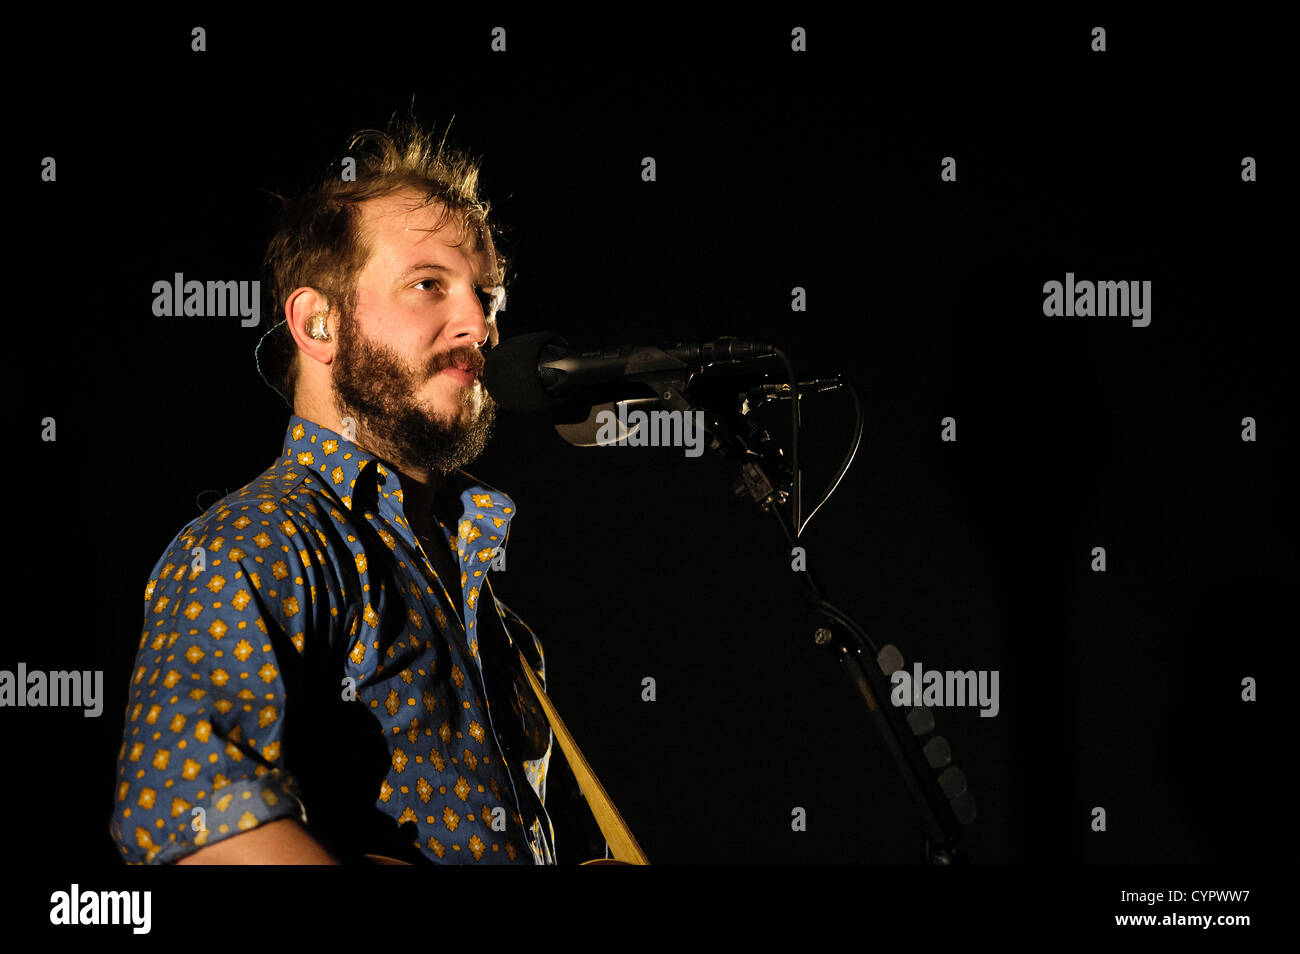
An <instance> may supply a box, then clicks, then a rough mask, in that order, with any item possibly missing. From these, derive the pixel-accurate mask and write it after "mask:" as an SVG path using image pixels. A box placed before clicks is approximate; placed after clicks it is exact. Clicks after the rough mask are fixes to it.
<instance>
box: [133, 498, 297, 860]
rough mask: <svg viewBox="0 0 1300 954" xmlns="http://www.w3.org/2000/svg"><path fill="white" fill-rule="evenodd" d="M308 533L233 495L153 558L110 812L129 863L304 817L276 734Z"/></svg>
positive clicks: (168, 856)
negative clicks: (267, 824) (159, 558)
mask: <svg viewBox="0 0 1300 954" xmlns="http://www.w3.org/2000/svg"><path fill="white" fill-rule="evenodd" d="M264 496H267V497H269V496H270V495H264ZM310 536H311V531H310V530H309V529H308V528H307V527H305V526H303V525H302V524H300V523H297V522H295V521H292V520H290V519H289V518H288V517H287V516H286V513H285V511H284V509H282V508H281V507H280V506H279V504H278V502H276V501H274V500H260V501H259V500H258V499H257V498H256V497H253V496H251V495H250V496H242V497H240V496H237V497H235V498H230V499H229V501H227V502H223V503H222V504H218V505H217V507H216V508H214V509H213V510H212V511H209V513H207V514H205V515H204V516H203V517H201V518H200V519H199V520H198V521H197V522H196V523H194V524H192V525H191V526H190V527H187V528H186V529H185V530H182V531H181V533H180V534H178V535H177V537H176V538H175V539H174V540H173V541H172V543H171V545H170V547H169V549H168V552H167V554H166V555H165V556H164V557H163V558H162V559H161V560H159V562H158V565H157V566H155V568H154V572H153V573H152V574H151V577H152V578H151V579H150V580H149V583H148V585H147V587H146V588H145V594H144V598H145V612H144V631H143V633H142V634H141V637H140V645H139V651H138V653H137V655H136V660H135V667H134V669H133V671H132V674H131V683H130V690H129V694H128V695H129V699H128V702H127V708H126V713H125V726H124V729H123V741H122V748H121V750H120V751H119V753H118V767H117V768H118V771H117V786H116V790H115V793H114V795H115V803H114V812H113V820H112V824H111V834H112V837H113V839H114V841H115V842H116V843H117V845H118V848H119V850H120V851H121V853H122V857H123V860H124V861H126V862H127V863H128V864H168V863H171V862H175V861H177V860H179V859H180V858H182V857H184V856H185V855H187V854H190V853H192V852H194V851H197V850H198V849H199V848H201V847H204V846H206V845H211V844H215V843H216V842H218V841H221V840H223V839H225V838H229V837H232V836H235V835H238V834H241V833H242V832H246V831H249V830H251V829H253V828H256V827H257V826H259V825H263V824H266V823H267V822H271V821H275V820H277V819H281V818H295V819H297V820H299V821H300V822H302V823H304V824H306V822H307V816H306V810H305V807H304V805H303V802H302V799H301V797H300V794H299V788H298V784H297V782H296V781H295V779H294V777H293V774H292V773H291V772H290V771H289V770H288V769H287V768H286V755H287V753H286V752H284V751H283V747H282V743H283V736H284V731H283V730H284V719H285V706H286V703H287V699H286V688H285V687H286V673H285V672H284V670H285V668H286V667H294V666H296V665H298V664H299V662H300V661H299V659H298V658H297V657H298V656H299V655H300V654H301V652H302V647H303V642H304V630H306V629H310V628H311V627H312V625H313V622H312V621H311V619H310V617H311V616H312V613H311V610H312V597H313V596H314V594H315V590H316V587H315V586H314V585H312V584H313V577H312V569H313V565H312V562H311V560H310V556H309V553H310V549H311V548H312V547H313V546H314V544H313V542H311V541H310ZM277 646H278V647H279V649H278V651H277V648H276V647H277Z"/></svg>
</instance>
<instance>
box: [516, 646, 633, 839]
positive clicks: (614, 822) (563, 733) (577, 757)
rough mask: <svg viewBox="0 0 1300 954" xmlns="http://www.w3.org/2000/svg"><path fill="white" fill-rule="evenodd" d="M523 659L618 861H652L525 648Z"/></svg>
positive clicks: (521, 654)
mask: <svg viewBox="0 0 1300 954" xmlns="http://www.w3.org/2000/svg"><path fill="white" fill-rule="evenodd" d="M519 662H520V663H522V664H523V667H524V677H525V678H526V679H527V680H528V684H529V685H530V686H532V688H533V692H534V693H536V694H537V700H538V701H539V702H540V703H541V704H542V711H543V712H545V713H546V720H547V721H548V722H550V723H551V729H552V730H553V731H554V732H555V736H556V738H558V739H559V740H560V748H561V749H562V750H563V751H564V757H565V758H566V759H568V761H569V767H570V768H571V769H572V770H573V777H574V778H576V779H577V780H578V787H579V788H580V789H581V790H582V797H583V798H585V799H586V800H587V804H588V805H590V806H591V813H592V815H594V816H595V817H596V824H597V825H599V826H600V831H601V834H603V835H604V836H605V842H606V843H607V844H608V845H609V850H610V851H611V852H612V853H613V855H614V859H615V860H616V861H622V862H625V863H627V864H630V865H648V864H650V860H649V859H648V858H646V856H645V852H643V851H642V850H641V846H640V845H638V844H637V843H636V838H634V837H633V836H632V832H631V831H630V830H629V829H628V827H627V823H626V822H624V821H623V816H622V815H620V814H619V813H618V809H617V808H615V807H614V803H613V802H612V801H611V800H610V797H609V795H608V794H607V793H606V792H605V786H603V785H601V784H600V780H599V779H597V778H596V773H595V772H593V771H592V770H591V766H590V765H588V764H587V760H586V759H584V758H583V757H582V752H581V750H579V748H578V743H576V742H574V741H573V736H571V735H569V730H568V729H566V728H565V727H564V721H563V720H562V719H561V718H560V714H559V713H558V712H556V711H555V706H553V705H552V704H551V700H550V699H549V698H547V695H546V692H545V691H544V690H543V689H542V684H541V681H540V680H539V679H538V678H537V674H536V673H535V672H533V667H532V666H530V665H528V660H527V659H525V658H524V654H523V652H522V651H519Z"/></svg>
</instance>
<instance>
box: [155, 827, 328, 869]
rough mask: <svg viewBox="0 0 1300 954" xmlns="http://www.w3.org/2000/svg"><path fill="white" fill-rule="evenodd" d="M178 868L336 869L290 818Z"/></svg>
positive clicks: (189, 858)
mask: <svg viewBox="0 0 1300 954" xmlns="http://www.w3.org/2000/svg"><path fill="white" fill-rule="evenodd" d="M176 863H177V864H178V865H337V864H341V862H340V861H339V860H338V859H336V858H335V857H334V856H333V855H331V854H330V853H329V852H328V851H326V850H325V848H324V846H322V845H321V843H320V842H318V841H317V840H316V839H315V838H313V837H312V836H311V835H309V834H308V833H307V829H305V828H303V827H302V825H300V824H299V823H298V822H297V820H295V819H293V818H277V819H276V820H275V821H273V822H268V823H267V824H265V825H258V826H257V827H256V828H254V829H252V830H250V831H245V832H241V833H240V834H238V835H235V836H233V837H231V838H223V839H222V840H221V841H219V842H217V843H216V844H214V845H208V846H207V847H205V848H200V849H199V850H198V851H195V852H192V853H191V854H188V855H186V856H185V857H184V858H182V859H181V860H180V861H178V862H176Z"/></svg>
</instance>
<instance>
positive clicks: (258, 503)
mask: <svg viewBox="0 0 1300 954" xmlns="http://www.w3.org/2000/svg"><path fill="white" fill-rule="evenodd" d="M359 145H365V146H370V147H373V148H372V149H371V151H370V152H369V153H368V154H366V155H365V156H363V157H362V159H361V160H360V161H359V163H358V167H357V170H356V176H355V179H354V180H353V179H351V178H350V177H349V178H348V179H344V178H343V177H339V178H336V179H329V180H327V181H326V182H324V183H323V184H322V185H321V187H320V188H319V189H318V190H317V191H315V192H314V193H312V194H310V195H307V196H305V197H303V198H300V199H296V200H292V201H289V202H286V203H285V207H284V223H283V226H282V228H281V229H280V231H279V232H278V234H276V236H275V237H274V238H273V239H272V241H271V243H270V246H269V248H268V251H267V259H266V264H267V268H268V272H269V279H268V282H267V284H268V286H269V287H270V288H271V289H272V290H273V293H274V295H275V302H276V308H277V310H281V309H282V310H283V314H284V319H285V320H284V323H283V324H281V325H277V326H276V327H275V328H274V329H272V331H271V332H268V334H267V337H266V340H264V341H263V342H262V343H261V345H260V346H259V354H260V355H261V367H262V370H263V373H264V374H267V375H269V378H268V380H272V381H273V382H274V383H275V384H276V386H277V389H278V390H281V391H282V392H283V393H284V394H285V395H286V397H287V398H288V399H289V400H290V401H291V402H292V407H293V411H294V413H293V416H292V417H291V418H290V420H289V426H288V430H287V433H286V437H285V443H284V449H283V452H282V453H281V455H280V457H279V458H278V459H277V460H276V462H275V464H274V465H273V466H272V467H270V468H269V469H268V470H267V471H266V472H265V473H263V474H262V475H261V476H260V477H258V478H257V479H256V480H254V481H252V482H251V483H250V484H248V485H247V486H245V487H244V488H242V489H241V490H239V491H237V492H236V493H234V494H231V495H229V496H228V497H226V498H224V499H223V500H221V501H219V502H218V503H217V504H215V505H214V506H213V507H212V508H210V509H209V510H208V511H207V512H206V513H204V514H203V515H202V516H201V517H200V518H198V519H197V520H196V521H194V522H193V523H191V524H190V525H189V526H187V527H186V528H185V529H183V530H182V531H181V532H180V533H179V534H177V536H176V537H175V538H174V539H173V541H172V543H171V544H170V545H169V547H168V548H167V552H166V554H165V555H164V556H163V557H162V559H160V560H159V561H158V564H157V565H156V566H155V568H154V571H153V573H152V574H151V578H150V580H149V583H148V586H147V587H146V590H145V626H144V632H143V634H142V636H141V640H140V649H139V654H138V656H137V659H136V668H135V670H134V672H133V674H132V679H131V698H130V701H129V704H128V706H127V712H126V723H125V730H124V738H123V745H122V749H121V751H120V753H119V765H118V785H117V789H116V792H115V798H116V802H115V806H116V807H115V811H114V815H113V821H112V826H111V827H112V835H113V837H114V839H115V841H116V842H117V844H118V845H119V847H120V849H121V852H122V855H123V858H124V860H126V861H127V862H128V863H152V864H161V863H171V862H180V863H203V862H208V863H219V864H220V863H336V862H347V861H355V860H360V859H361V858H362V857H363V856H364V855H365V854H368V853H374V854H380V855H387V856H391V857H396V858H399V859H401V860H407V861H412V862H414V863H422V862H426V861H427V862H433V863H438V862H442V863H455V862H460V863H469V864H473V863H481V864H489V863H523V864H534V863H537V864H544V863H554V862H555V860H556V854H555V835H554V828H553V825H552V822H551V819H550V818H549V817H548V813H547V809H546V807H545V803H546V783H547V770H548V766H549V761H550V754H551V732H550V728H549V725H548V723H547V721H546V719H545V716H544V715H543V713H542V712H541V710H540V707H539V706H538V702H537V697H536V696H535V695H534V694H533V693H532V692H531V690H530V689H529V687H528V683H527V682H526V678H525V676H524V675H523V674H522V669H521V666H520V664H519V660H518V658H517V650H516V648H515V647H518V648H519V649H522V651H523V653H524V655H525V656H526V657H527V658H528V661H529V663H530V664H531V665H532V667H533V668H534V669H535V670H536V672H537V674H538V676H539V677H541V678H543V679H544V671H543V665H542V663H543V660H542V648H541V644H540V642H538V641H537V639H536V638H535V637H534V636H533V634H532V633H531V631H530V630H529V629H528V628H527V627H526V626H525V625H524V624H523V623H522V621H520V620H519V618H518V617H517V616H515V615H514V614H513V613H511V612H510V610H509V609H508V608H507V607H505V605H504V604H502V603H500V602H499V601H498V600H497V599H496V598H495V596H494V595H493V594H492V591H491V587H490V586H489V584H488V575H489V572H490V571H491V570H492V569H493V568H494V567H499V566H500V560H501V558H502V555H503V554H504V547H505V543H506V536H507V533H508V530H509V526H510V521H511V519H512V518H513V516H514V513H515V508H514V504H513V502H512V501H511V499H510V498H509V497H508V496H506V495H505V494H504V493H502V492H501V491H499V490H497V489H496V488H494V487H490V486H488V485H487V484H484V483H483V482H482V481H479V480H477V479H475V478H473V477H471V476H470V475H469V474H467V473H465V472H464V471H463V470H461V469H460V468H461V467H463V466H464V465H465V464H467V463H468V462H470V461H471V460H473V459H474V458H476V457H477V456H478V455H479V454H480V453H481V452H482V450H483V448H484V446H485V445H486V443H487V440H488V437H489V434H490V432H491V428H492V424H493V420H494V413H495V406H494V404H493V402H492V398H491V397H490V396H489V395H488V394H487V392H486V391H485V390H484V388H483V386H482V384H481V382H480V380H479V375H480V373H481V371H482V369H483V353H484V351H485V350H487V349H488V348H490V347H492V346H494V345H495V344H496V343H497V340H498V333H497V318H496V312H497V310H498V308H499V306H500V305H501V303H502V300H503V297H504V289H503V287H502V286H503V281H504V266H503V263H502V262H501V261H500V260H499V258H498V256H497V253H496V248H495V244H494V242H493V238H492V232H491V229H490V227H489V226H488V224H487V213H488V208H489V207H488V206H487V205H486V204H483V203H480V202H479V201H478V198H477V169H476V168H475V167H474V165H473V164H472V163H470V162H469V161H468V160H466V159H465V158H463V157H462V156H460V155H459V154H458V153H455V152H448V151H447V150H446V149H444V148H443V147H442V146H439V147H438V148H437V149H436V150H435V149H434V148H433V145H432V142H431V140H430V139H429V138H428V137H427V135H426V134H425V133H423V132H421V131H420V130H418V129H416V128H414V127H413V126H412V127H409V128H405V129H399V130H398V131H397V134H396V136H393V135H389V134H385V133H377V132H373V131H371V132H367V133H362V134H359V135H358V136H357V137H355V138H354V140H353V142H352V146H353V148H354V149H355V148H356V147H357V146H359ZM592 830H593V829H590V828H589V829H587V831H588V832H590V831H592ZM593 844H599V842H598V841H594V842H593V841H588V842H587V843H586V844H584V845H583V847H582V848H581V849H580V850H579V852H578V853H585V851H586V850H588V846H589V845H593ZM570 860H575V861H576V860H579V859H577V858H573V857H572V856H570Z"/></svg>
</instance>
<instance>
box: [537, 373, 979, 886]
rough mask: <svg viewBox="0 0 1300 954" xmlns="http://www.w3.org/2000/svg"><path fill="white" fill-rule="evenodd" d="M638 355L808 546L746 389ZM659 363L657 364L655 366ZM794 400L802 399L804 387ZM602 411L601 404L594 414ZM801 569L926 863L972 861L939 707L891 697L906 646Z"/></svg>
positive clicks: (970, 805)
mask: <svg viewBox="0 0 1300 954" xmlns="http://www.w3.org/2000/svg"><path fill="white" fill-rule="evenodd" d="M636 358H637V360H633V361H631V362H629V366H628V368H627V377H628V378H630V379H632V380H636V381H639V382H641V383H643V384H645V385H648V386H649V387H650V388H652V389H653V390H654V392H655V394H656V395H657V401H656V403H662V404H664V405H666V406H667V407H668V408H669V409H671V410H675V411H680V412H682V413H683V414H691V413H694V412H696V411H699V412H701V413H702V415H703V420H704V430H705V433H706V434H707V435H708V438H709V441H708V446H709V450H710V451H711V452H713V453H715V454H717V455H719V456H720V457H722V458H724V459H725V460H727V461H729V462H730V463H731V464H733V465H734V468H735V483H734V489H735V491H736V494H737V495H738V496H743V495H745V494H746V493H748V495H749V497H750V499H751V500H752V501H753V502H754V503H755V504H756V505H757V506H758V508H759V509H760V510H763V511H765V512H767V513H769V514H771V516H772V519H773V520H774V521H775V522H776V524H777V526H778V527H779V529H780V531H781V534H782V536H783V537H784V538H785V541H786V543H787V544H788V545H789V546H790V547H791V548H794V547H796V546H802V544H800V543H799V542H798V541H797V540H796V539H795V536H794V533H793V531H792V529H791V526H790V523H789V521H788V519H787V518H786V514H785V511H784V507H783V505H784V503H785V502H786V500H787V499H789V497H790V495H791V492H792V488H794V486H795V484H796V480H795V477H796V475H794V474H793V473H792V472H791V468H790V466H789V465H788V464H787V463H786V462H785V461H784V459H783V458H782V452H781V450H780V448H778V447H776V446H775V445H774V444H773V443H772V441H771V438H770V436H769V435H768V434H767V432H766V431H764V430H763V429H762V428H760V427H759V426H757V425H756V424H755V423H754V422H753V421H752V420H750V419H749V418H748V417H747V416H746V413H747V410H748V408H747V405H746V403H745V401H744V393H743V392H741V393H739V394H737V395H736V398H735V405H736V406H735V407H734V409H733V408H715V407H709V406H705V405H704V404H702V403H696V400H695V399H694V398H693V397H692V396H691V383H692V380H693V379H694V378H695V376H696V375H695V373H694V371H693V369H692V368H690V367H688V366H687V365H685V364H682V365H681V367H680V368H676V369H673V370H667V371H666V370H663V365H664V363H665V360H664V359H668V361H669V362H671V360H672V359H671V358H669V356H668V355H667V354H666V353H665V352H663V351H662V350H660V349H657V348H645V349H639V353H638V355H637V356H636ZM638 363H642V364H644V366H645V367H646V368H647V370H644V371H641V372H638V370H637V364H638ZM651 365H654V366H656V367H655V368H654V369H653V370H649V367H650V366H651ZM790 400H798V397H797V391H796V394H794V395H792V396H791V398H790ZM634 403H638V404H641V403H645V402H644V401H636V402H634ZM611 406H612V405H606V407H611ZM594 414H595V412H594V410H593V412H592V417H591V418H589V420H594ZM557 429H558V428H557ZM561 433H563V431H562V432H561ZM566 439H569V438H568V437H567V436H566ZM796 492H797V491H796ZM805 556H806V548H805ZM805 566H806V563H805ZM795 575H796V576H797V577H799V579H800V581H801V583H802V584H803V585H802V587H801V589H800V592H801V593H802V594H803V596H804V597H805V599H806V601H807V602H808V604H809V606H810V607H811V608H812V609H813V611H814V612H816V613H817V614H818V615H820V616H821V617H822V618H823V620H824V621H825V625H823V626H821V627H819V628H818V629H817V631H816V633H815V634H814V643H815V644H816V645H817V646H819V647H821V648H823V649H825V650H827V651H830V652H834V653H835V654H836V657H837V658H838V659H839V661H840V662H841V663H842V664H843V665H844V671H845V674H846V675H847V676H848V677H849V680H850V681H851V682H852V683H853V685H854V688H856V689H857V691H858V694H859V695H860V696H861V698H862V701H863V702H864V703H865V704H866V706H867V710H868V712H869V713H870V718H871V721H872V724H873V725H874V726H875V727H876V730H877V731H878V732H879V734H880V736H881V738H882V739H883V740H884V742H885V746H886V748H887V749H888V750H889V752H890V754H891V755H892V756H893V758H894V762H895V764H896V765H897V766H898V769H899V772H900V773H901V774H902V776H903V781H904V783H905V784H906V786H907V790H908V792H909V794H910V795H911V796H912V799H913V801H914V802H915V803H916V805H917V807H918V809H919V810H920V814H921V819H922V823H923V827H924V829H925V836H926V837H925V844H924V857H925V860H926V863H928V864H936V865H951V864H964V863H966V862H967V860H968V859H967V857H966V852H965V850H964V849H963V847H962V845H961V838H962V833H963V832H962V828H963V825H966V824H969V823H970V822H971V821H972V820H973V819H974V817H975V803H974V800H973V799H972V797H971V795H970V792H969V790H968V789H967V786H966V777H965V775H964V774H963V773H962V771H961V769H959V768H957V766H955V765H952V764H951V761H952V759H951V750H950V748H949V746H948V743H947V741H946V740H945V739H944V738H943V737H942V736H935V737H934V738H932V739H931V740H930V741H929V742H928V743H927V744H925V745H924V746H922V744H921V742H920V741H919V738H920V737H921V736H923V735H925V734H927V733H929V732H930V731H931V730H932V729H933V728H934V718H933V714H932V713H931V712H930V710H929V709H928V708H927V707H925V706H918V707H916V708H913V709H912V710H911V711H910V712H909V713H908V714H907V715H906V716H904V715H903V714H902V713H901V712H900V710H899V709H898V708H897V707H895V706H893V705H892V704H890V703H889V701H888V700H889V696H890V686H889V684H888V683H887V682H886V677H887V676H889V675H890V674H892V673H893V672H895V671H897V670H898V669H901V668H902V667H903V658H902V655H901V653H899V651H898V650H897V649H896V648H895V647H894V646H892V645H886V646H885V647H884V649H883V650H878V649H876V648H875V646H874V644H873V642H872V640H871V638H870V637H869V636H868V635H867V633H866V632H865V631H864V630H863V629H862V627H860V626H859V625H858V624H857V623H856V622H855V621H854V620H853V619H852V617H850V616H849V615H848V614H847V613H845V612H844V611H843V610H841V609H840V608H839V607H837V606H835V605H834V604H833V603H831V602H830V601H829V600H827V598H826V591H825V588H824V587H823V586H822V584H821V581H820V580H819V579H818V578H817V576H816V574H814V573H813V572H812V570H811V569H805V570H804V571H802V572H797V573H796V574H795Z"/></svg>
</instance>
